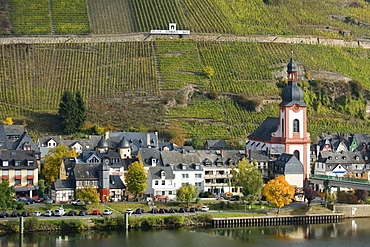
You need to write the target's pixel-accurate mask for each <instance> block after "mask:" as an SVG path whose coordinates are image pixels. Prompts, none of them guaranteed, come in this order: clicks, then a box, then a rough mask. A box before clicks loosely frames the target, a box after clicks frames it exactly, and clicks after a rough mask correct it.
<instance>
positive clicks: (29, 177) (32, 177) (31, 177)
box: [27, 175, 35, 179]
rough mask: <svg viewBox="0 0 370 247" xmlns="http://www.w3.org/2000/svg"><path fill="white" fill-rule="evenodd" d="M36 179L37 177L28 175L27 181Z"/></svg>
mask: <svg viewBox="0 0 370 247" xmlns="http://www.w3.org/2000/svg"><path fill="white" fill-rule="evenodd" d="M34 178H35V176H33V175H27V179H34Z"/></svg>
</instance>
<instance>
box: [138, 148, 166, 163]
mask: <svg viewBox="0 0 370 247" xmlns="http://www.w3.org/2000/svg"><path fill="white" fill-rule="evenodd" d="M139 152H140V155H141V158H142V162H143V163H144V166H152V162H151V161H152V159H156V161H157V165H161V164H162V162H161V156H160V151H159V150H158V149H155V148H140V150H139ZM164 152H165V151H164Z"/></svg>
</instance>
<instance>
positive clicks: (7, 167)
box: [0, 150, 39, 197]
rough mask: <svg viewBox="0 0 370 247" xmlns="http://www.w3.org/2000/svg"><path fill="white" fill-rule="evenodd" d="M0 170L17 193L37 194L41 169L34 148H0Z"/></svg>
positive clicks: (2, 177)
mask: <svg viewBox="0 0 370 247" xmlns="http://www.w3.org/2000/svg"><path fill="white" fill-rule="evenodd" d="M0 172H1V179H8V180H9V184H10V186H14V187H15V191H16V194H17V195H19V196H29V197H32V196H35V195H37V192H38V174H39V169H38V163H37V158H36V152H35V151H34V150H0Z"/></svg>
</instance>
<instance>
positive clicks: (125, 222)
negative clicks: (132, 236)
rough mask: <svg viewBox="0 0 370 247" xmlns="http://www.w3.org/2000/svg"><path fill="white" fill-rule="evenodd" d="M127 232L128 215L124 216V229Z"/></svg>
mask: <svg viewBox="0 0 370 247" xmlns="http://www.w3.org/2000/svg"><path fill="white" fill-rule="evenodd" d="M123 228H124V229H125V230H128V213H125V214H124V227H123Z"/></svg>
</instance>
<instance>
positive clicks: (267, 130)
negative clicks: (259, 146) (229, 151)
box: [248, 117, 279, 141]
mask: <svg viewBox="0 0 370 247" xmlns="http://www.w3.org/2000/svg"><path fill="white" fill-rule="evenodd" d="M278 127H279V118H277V117H267V118H266V119H265V121H263V122H262V124H261V125H260V126H258V128H257V129H256V130H255V131H254V132H253V133H252V134H250V135H249V136H248V138H249V139H252V140H261V141H271V134H272V133H273V132H275V131H277V129H278Z"/></svg>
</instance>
